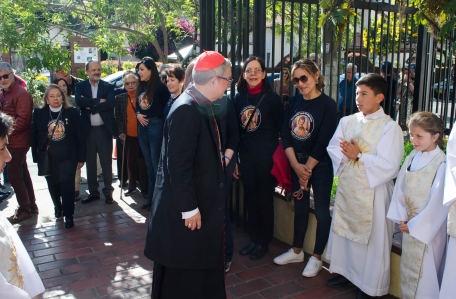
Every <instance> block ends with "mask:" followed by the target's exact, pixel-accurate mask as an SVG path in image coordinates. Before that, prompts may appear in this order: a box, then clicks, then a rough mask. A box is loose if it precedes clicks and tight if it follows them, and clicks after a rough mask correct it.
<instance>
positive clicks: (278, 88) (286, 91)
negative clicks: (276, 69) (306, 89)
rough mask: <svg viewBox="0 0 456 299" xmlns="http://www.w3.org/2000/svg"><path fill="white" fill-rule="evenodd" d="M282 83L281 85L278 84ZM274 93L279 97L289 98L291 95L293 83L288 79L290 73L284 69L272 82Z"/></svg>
mask: <svg viewBox="0 0 456 299" xmlns="http://www.w3.org/2000/svg"><path fill="white" fill-rule="evenodd" d="M280 81H282V85H281V84H280ZM274 92H275V93H276V94H278V95H279V96H282V95H283V96H287V97H288V96H291V95H292V94H293V83H291V79H290V71H289V70H288V68H286V67H284V68H283V69H282V75H281V77H280V78H277V79H275V80H274Z"/></svg>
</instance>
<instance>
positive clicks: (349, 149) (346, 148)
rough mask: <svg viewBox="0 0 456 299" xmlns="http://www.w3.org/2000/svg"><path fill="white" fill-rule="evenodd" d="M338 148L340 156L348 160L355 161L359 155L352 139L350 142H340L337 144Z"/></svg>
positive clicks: (356, 144)
mask: <svg viewBox="0 0 456 299" xmlns="http://www.w3.org/2000/svg"><path fill="white" fill-rule="evenodd" d="M339 148H340V151H341V152H342V154H344V155H345V157H347V158H348V159H350V160H355V159H356V157H357V156H358V154H359V153H360V151H359V147H358V143H357V142H356V141H355V140H353V139H351V140H350V142H348V141H347V140H342V141H341V142H339Z"/></svg>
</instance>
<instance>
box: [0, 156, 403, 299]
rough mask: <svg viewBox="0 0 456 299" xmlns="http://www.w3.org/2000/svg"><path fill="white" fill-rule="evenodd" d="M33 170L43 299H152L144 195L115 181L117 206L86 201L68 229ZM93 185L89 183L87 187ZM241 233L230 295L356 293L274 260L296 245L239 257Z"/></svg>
mask: <svg viewBox="0 0 456 299" xmlns="http://www.w3.org/2000/svg"><path fill="white" fill-rule="evenodd" d="M30 162H31V161H30ZM29 168H30V172H31V175H32V180H33V183H34V188H35V190H36V195H37V203H38V207H39V208H40V214H39V215H38V217H36V216H34V217H33V218H31V219H28V220H27V222H28V223H21V224H19V225H15V227H17V230H18V233H19V236H20V237H21V239H22V241H23V242H24V245H25V247H26V249H27V251H28V252H29V254H30V257H31V258H32V261H33V263H34V264H35V266H36V268H37V271H38V273H39V275H40V277H41V279H42V280H43V283H44V285H45V288H46V291H45V293H44V294H43V298H52V299H57V298H62V299H63V298H65V299H70V298H78V299H91V298H116V299H127V298H150V292H151V283H152V270H153V262H152V261H150V260H148V259H146V258H145V257H144V255H143V249H144V242H145V236H146V233H147V217H148V212H145V211H143V210H140V209H139V206H140V205H141V204H143V203H144V202H145V200H144V199H143V198H142V197H141V195H140V194H139V192H137V193H135V194H134V195H133V196H132V197H126V198H124V200H121V199H120V198H119V194H120V193H119V192H120V189H119V188H118V186H117V185H118V181H114V183H113V185H114V186H115V193H114V200H115V203H114V204H112V205H106V204H105V203H104V200H103V199H101V200H98V201H94V202H92V203H89V204H85V205H81V204H80V202H78V203H77V204H76V211H75V219H74V222H75V226H74V228H72V229H65V228H64V223H63V221H62V220H59V221H55V219H54V217H53V206H52V201H51V199H50V197H49V193H48V192H47V189H46V183H45V181H44V179H43V178H42V177H38V176H36V165H35V164H29ZM114 169H115V168H114ZM84 174H85V171H83V176H85V175H84ZM100 185H101V186H102V185H103V183H102V182H101V183H100ZM101 186H100V187H101ZM86 187H87V185H82V187H81V190H84V189H85V188H86ZM16 205H17V203H16V199H15V197H14V196H13V197H12V198H9V199H8V200H7V202H3V203H2V204H1V205H0V209H1V210H3V211H2V212H3V213H5V214H6V215H7V216H9V212H10V211H11V210H14V208H15V206H16ZM24 222H25V221H24ZM233 235H234V245H235V251H236V253H235V255H234V257H233V264H232V266H231V271H230V272H229V273H228V274H227V276H226V286H227V288H226V290H227V298H251V299H253V298H288V299H291V298H294V299H298V298H309V299H319V298H338V299H345V298H352V299H353V298H355V297H356V292H357V289H356V288H355V287H353V286H348V287H345V288H342V289H338V290H335V289H332V288H329V287H327V286H326V281H327V280H328V279H329V278H331V277H332V276H333V275H332V274H330V273H329V272H328V271H327V270H326V269H323V270H322V271H321V272H320V273H319V274H318V275H317V276H316V277H314V278H304V277H302V276H301V272H302V270H303V268H304V266H305V263H297V264H290V265H285V266H277V265H275V264H274V263H273V262H272V260H273V259H274V257H276V256H277V255H279V254H281V253H283V252H285V251H286V250H288V249H289V246H288V245H286V244H284V243H282V242H279V241H277V240H274V241H273V243H272V244H271V246H270V251H269V253H268V254H267V255H266V256H265V257H264V258H263V259H261V260H258V261H251V260H250V259H249V258H248V257H246V256H239V255H238V254H237V251H238V250H239V249H240V248H241V247H243V246H245V245H246V244H247V243H248V242H249V239H248V236H247V234H245V233H244V232H243V231H241V230H239V229H236V227H235V226H233ZM308 258H309V256H308V255H306V262H307V259H308ZM177 287H178V286H177ZM383 298H394V297H392V296H385V297H383ZM202 299H210V298H202Z"/></svg>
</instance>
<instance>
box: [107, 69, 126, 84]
mask: <svg viewBox="0 0 456 299" xmlns="http://www.w3.org/2000/svg"><path fill="white" fill-rule="evenodd" d="M125 72H126V71H118V72H115V73H114V74H111V75H107V76H106V77H103V78H101V80H103V81H105V82H108V83H111V84H112V85H114V88H122V87H123V81H122V76H123V75H124V74H125Z"/></svg>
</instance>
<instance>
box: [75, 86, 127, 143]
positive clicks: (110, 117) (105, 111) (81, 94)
mask: <svg viewBox="0 0 456 299" xmlns="http://www.w3.org/2000/svg"><path fill="white" fill-rule="evenodd" d="M75 99H76V104H77V105H78V106H79V107H81V116H82V120H83V121H82V125H83V127H84V129H85V130H86V132H87V134H88V133H89V132H90V129H91V124H90V114H96V113H99V114H100V116H101V119H102V120H103V122H104V124H105V126H106V129H108V131H109V133H110V134H111V135H113V136H116V137H117V136H118V135H119V131H118V129H117V123H116V119H115V117H114V107H115V105H116V100H115V95H114V86H113V85H111V84H109V83H107V82H105V81H102V80H100V81H99V83H98V93H97V97H96V98H92V89H91V87H90V82H89V80H88V79H87V80H85V81H82V82H79V83H77V84H76V95H75ZM100 99H106V102H104V103H101V104H100ZM86 108H89V109H86Z"/></svg>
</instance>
